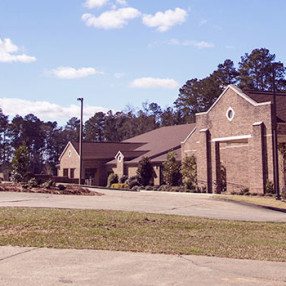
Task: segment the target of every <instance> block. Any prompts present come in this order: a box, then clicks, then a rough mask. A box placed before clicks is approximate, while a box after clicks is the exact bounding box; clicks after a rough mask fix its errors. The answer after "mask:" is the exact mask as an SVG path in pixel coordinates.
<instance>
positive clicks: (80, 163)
mask: <svg viewBox="0 0 286 286" xmlns="http://www.w3.org/2000/svg"><path fill="white" fill-rule="evenodd" d="M77 100H79V101H80V127H79V179H78V184H79V185H80V184H81V178H82V123H83V122H82V117H83V98H82V97H80V98H78V99H77Z"/></svg>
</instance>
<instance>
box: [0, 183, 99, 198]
mask: <svg viewBox="0 0 286 286" xmlns="http://www.w3.org/2000/svg"><path fill="white" fill-rule="evenodd" d="M0 192H24V193H44V194H56V195H79V196H103V195H104V194H102V193H99V192H96V191H91V190H89V189H88V188H83V187H80V186H77V185H66V186H65V189H62V188H61V187H59V185H57V186H52V187H50V188H44V187H42V186H38V187H33V188H31V187H27V186H26V185H23V184H21V183H10V182H9V183H6V182H2V183H1V182H0Z"/></svg>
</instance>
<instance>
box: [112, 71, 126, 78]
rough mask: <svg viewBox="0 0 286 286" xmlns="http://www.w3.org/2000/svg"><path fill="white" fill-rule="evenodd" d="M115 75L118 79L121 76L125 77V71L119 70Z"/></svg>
mask: <svg viewBox="0 0 286 286" xmlns="http://www.w3.org/2000/svg"><path fill="white" fill-rule="evenodd" d="M114 77H115V78H117V79H120V78H122V77H124V73H120V72H117V73H115V74H114Z"/></svg>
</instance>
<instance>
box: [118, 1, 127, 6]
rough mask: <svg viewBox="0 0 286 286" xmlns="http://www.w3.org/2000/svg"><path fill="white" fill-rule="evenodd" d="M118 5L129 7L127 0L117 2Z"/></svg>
mask: <svg viewBox="0 0 286 286" xmlns="http://www.w3.org/2000/svg"><path fill="white" fill-rule="evenodd" d="M116 3H117V4H119V5H122V6H127V5H128V4H127V2H126V1H125V0H116Z"/></svg>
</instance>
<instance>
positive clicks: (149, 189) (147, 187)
mask: <svg viewBox="0 0 286 286" xmlns="http://www.w3.org/2000/svg"><path fill="white" fill-rule="evenodd" d="M145 190H146V191H153V186H150V185H149V186H146V187H145Z"/></svg>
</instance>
